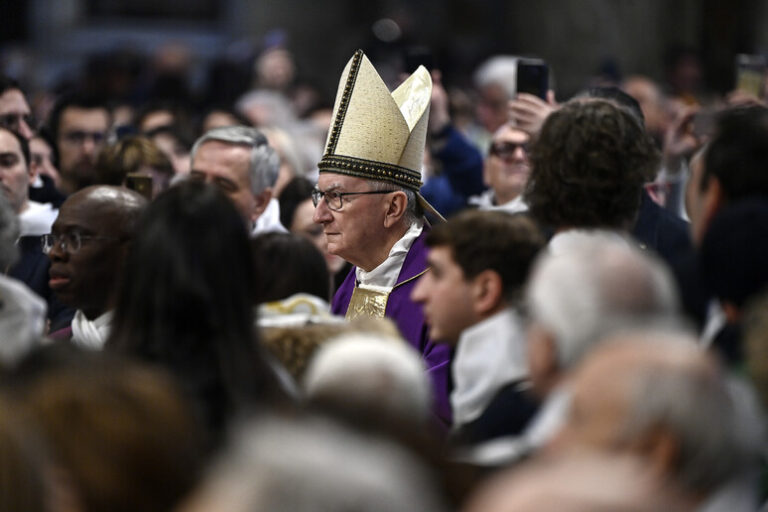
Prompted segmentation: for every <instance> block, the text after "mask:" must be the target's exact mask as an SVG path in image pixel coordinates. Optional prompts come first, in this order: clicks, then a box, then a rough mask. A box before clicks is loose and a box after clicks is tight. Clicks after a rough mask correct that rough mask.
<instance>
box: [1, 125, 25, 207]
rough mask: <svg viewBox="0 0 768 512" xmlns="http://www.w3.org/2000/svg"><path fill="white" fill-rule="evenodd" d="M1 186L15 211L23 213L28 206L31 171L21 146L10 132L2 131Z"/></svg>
mask: <svg viewBox="0 0 768 512" xmlns="http://www.w3.org/2000/svg"><path fill="white" fill-rule="evenodd" d="M0 186H1V187H2V191H3V194H5V197H6V198H7V199H8V202H9V203H10V204H11V207H12V208H13V211H14V212H16V213H21V211H22V210H24V209H25V208H26V206H27V193H28V187H29V170H28V169H27V164H26V162H25V161H24V155H23V154H22V152H21V145H20V144H19V141H18V140H16V137H14V136H13V134H12V133H10V132H8V130H2V129H0Z"/></svg>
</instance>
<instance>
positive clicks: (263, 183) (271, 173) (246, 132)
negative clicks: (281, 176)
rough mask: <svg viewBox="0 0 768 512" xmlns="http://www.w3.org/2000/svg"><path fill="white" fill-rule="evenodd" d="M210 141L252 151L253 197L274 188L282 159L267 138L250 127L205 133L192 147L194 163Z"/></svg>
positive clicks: (226, 128) (220, 129) (217, 129)
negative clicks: (198, 152)
mask: <svg viewBox="0 0 768 512" xmlns="http://www.w3.org/2000/svg"><path fill="white" fill-rule="evenodd" d="M208 141H218V142H224V143H227V144H235V145H238V146H245V147H247V148H250V150H251V164H250V167H249V169H248V171H249V175H250V179H251V191H252V192H253V195H254V196H256V195H259V194H261V193H262V192H264V190H265V189H267V188H270V187H273V186H274V185H275V181H277V173H278V170H279V169H280V158H279V157H278V155H277V153H276V152H275V150H274V149H272V148H271V147H270V146H269V144H268V143H267V138H266V137H265V136H264V134H263V133H261V132H260V131H259V130H257V129H256V128H253V127H250V126H225V127H222V128H214V129H213V130H209V131H207V132H206V133H204V134H203V135H202V136H201V137H200V138H199V139H197V141H195V144H194V146H192V152H191V159H192V161H193V162H194V160H195V154H196V153H197V150H198V149H199V148H200V146H202V145H203V144H205V143H206V142H208Z"/></svg>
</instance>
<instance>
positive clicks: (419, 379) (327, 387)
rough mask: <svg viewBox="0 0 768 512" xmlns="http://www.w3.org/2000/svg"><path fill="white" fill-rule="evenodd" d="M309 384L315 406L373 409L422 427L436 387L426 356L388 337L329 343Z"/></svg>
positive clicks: (356, 336) (346, 337) (314, 365)
mask: <svg viewBox="0 0 768 512" xmlns="http://www.w3.org/2000/svg"><path fill="white" fill-rule="evenodd" d="M303 385H304V390H305V392H306V395H307V397H308V399H309V400H310V401H312V400H313V399H320V400H325V401H327V400H332V401H334V402H338V403H343V404H350V405H352V406H353V407H354V406H360V407H371V406H372V407H371V409H370V410H371V411H372V412H373V413H375V414H377V415H379V414H381V415H382V416H385V417H390V418H396V419H399V420H403V421H406V422H416V423H419V424H423V423H424V422H426V420H427V418H428V417H429V411H430V404H431V398H432V397H431V388H430V384H429V379H428V378H427V376H426V372H425V369H424V364H423V363H422V361H421V357H419V355H418V354H417V353H416V351H415V350H414V349H413V348H412V347H410V346H409V345H407V344H406V343H404V342H403V341H402V340H400V339H394V338H391V337H388V336H385V335H379V334H374V333H354V334H345V335H342V336H339V337H337V338H335V339H333V340H331V341H329V342H327V343H325V344H324V345H323V346H322V347H321V348H320V350H319V351H318V353H317V354H316V355H315V356H314V357H313V358H312V361H311V362H310V365H309V368H308V369H307V373H306V374H305V376H304V382H303Z"/></svg>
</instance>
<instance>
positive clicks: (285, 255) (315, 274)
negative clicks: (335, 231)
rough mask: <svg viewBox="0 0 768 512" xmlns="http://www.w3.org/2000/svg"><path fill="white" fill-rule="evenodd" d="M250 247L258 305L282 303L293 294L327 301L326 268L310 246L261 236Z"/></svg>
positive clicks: (288, 237)
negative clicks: (312, 296)
mask: <svg viewBox="0 0 768 512" xmlns="http://www.w3.org/2000/svg"><path fill="white" fill-rule="evenodd" d="M251 243H252V247H253V261H254V266H255V268H256V272H257V274H258V276H259V287H258V290H259V291H258V293H257V297H258V298H257V301H258V302H259V303H262V302H271V301H275V300H280V299H285V298H287V297H290V296H291V295H293V294H295V293H308V294H310V295H314V296H315V297H319V298H321V299H323V300H329V299H330V296H331V278H330V276H329V274H328V266H327V265H326V263H325V258H324V257H323V255H322V253H321V252H320V251H319V250H318V248H317V247H315V246H314V244H313V243H312V242H310V241H309V240H307V239H306V238H304V237H302V236H298V235H292V234H290V233H265V234H263V235H260V236H258V237H256V238H254V239H253V240H252V242H251Z"/></svg>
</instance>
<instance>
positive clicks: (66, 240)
mask: <svg viewBox="0 0 768 512" xmlns="http://www.w3.org/2000/svg"><path fill="white" fill-rule="evenodd" d="M83 240H112V241H114V240H119V238H114V237H109V236H89V235H81V234H80V233H78V232H77V231H73V232H71V233H65V234H63V235H53V234H48V235H43V236H41V237H40V243H41V244H42V246H43V252H44V253H45V254H49V253H50V252H51V251H52V250H53V248H54V247H55V246H56V244H59V246H60V247H61V250H62V251H64V252H66V253H67V254H74V253H76V252H77V251H79V250H80V248H81V247H82V246H83Z"/></svg>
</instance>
